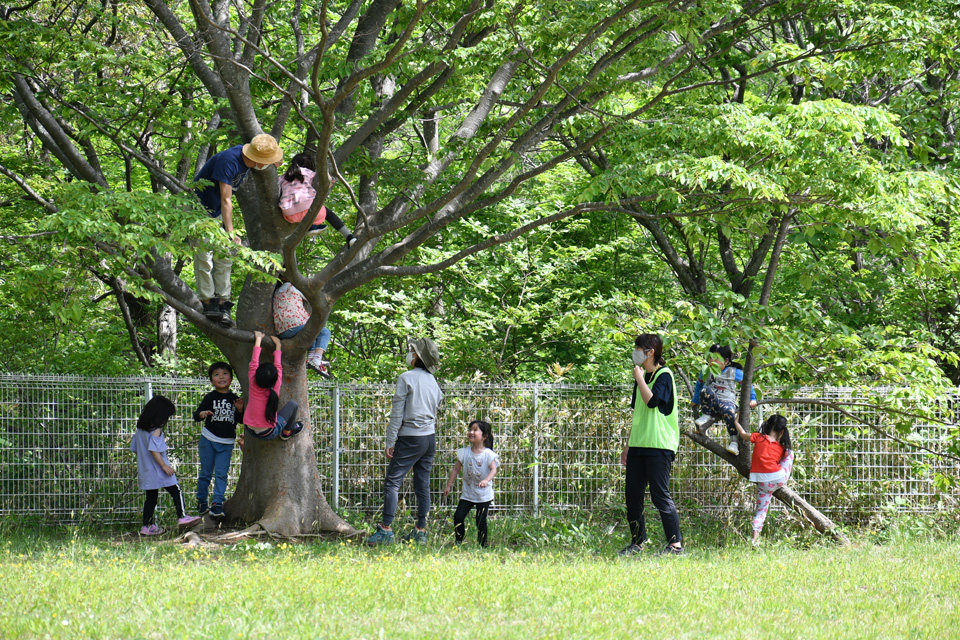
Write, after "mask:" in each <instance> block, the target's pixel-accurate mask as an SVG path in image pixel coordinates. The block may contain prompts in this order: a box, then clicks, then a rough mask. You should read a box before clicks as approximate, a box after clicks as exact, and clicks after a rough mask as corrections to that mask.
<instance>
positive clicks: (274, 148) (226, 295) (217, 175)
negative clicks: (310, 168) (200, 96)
mask: <svg viewBox="0 0 960 640" xmlns="http://www.w3.org/2000/svg"><path fill="white" fill-rule="evenodd" d="M282 160H283V151H282V150H281V149H280V147H279V145H277V141H276V140H275V139H274V138H273V136H271V135H270V134H267V133H261V134H260V135H257V136H254V137H253V140H251V141H250V142H249V143H248V144H238V145H236V146H235V147H230V148H229V149H226V150H224V151H221V152H220V153H218V154H216V155H214V156H213V157H212V158H210V159H209V160H207V162H206V164H204V165H203V167H202V168H201V169H200V171H198V172H197V175H196V176H194V178H193V180H194V182H197V181H199V180H206V181H207V182H209V183H211V184H208V185H207V186H205V187H200V186H197V187H196V189H195V192H196V194H197V197H198V198H200V202H201V203H203V206H204V207H206V209H207V212H208V213H209V214H210V217H211V218H221V220H222V221H223V228H224V230H226V232H227V235H229V236H230V238H231V240H233V242H234V243H236V244H240V237H239V236H238V235H236V234H235V233H234V231H233V190H234V189H236V188H237V187H239V186H240V184H241V183H242V182H243V180H244V178H246V177H247V173H248V172H249V170H250V169H255V170H257V171H262V170H264V169H266V168H267V167H268V166H269V165H271V164H272V165H275V166H278V167H279V166H280V163H281V161H282ZM232 266H233V262H232V261H231V260H230V258H229V257H228V256H218V257H217V258H216V259H214V256H213V252H212V251H202V250H201V251H197V252H196V254H195V255H194V258H193V271H194V275H195V276H196V279H197V295H198V296H199V297H200V300H201V301H202V302H203V315H205V316H206V317H207V318H209V319H210V320H213V321H214V322H219V323H220V324H222V325H224V326H227V327H229V326H232V325H233V321H232V320H231V319H230V307H232V306H233V303H231V302H230V269H231V267H232Z"/></svg>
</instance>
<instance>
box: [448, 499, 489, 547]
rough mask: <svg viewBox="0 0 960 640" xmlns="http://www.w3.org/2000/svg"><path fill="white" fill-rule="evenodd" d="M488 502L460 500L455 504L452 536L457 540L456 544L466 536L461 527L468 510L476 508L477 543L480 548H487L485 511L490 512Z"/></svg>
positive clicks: (464, 530)
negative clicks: (455, 510)
mask: <svg viewBox="0 0 960 640" xmlns="http://www.w3.org/2000/svg"><path fill="white" fill-rule="evenodd" d="M491 503H492V501H490V502H470V501H469V500H464V499H462V498H461V499H460V502H459V503H457V512H456V513H454V514H453V534H454V535H455V536H456V538H457V544H459V543H461V542H463V539H464V538H465V537H466V535H467V529H466V527H464V526H463V522H464V520H466V519H467V514H468V513H470V509H472V508H474V507H476V508H477V513H476V517H477V542H479V543H480V546H481V547H485V546H487V511H489V510H490V504H491Z"/></svg>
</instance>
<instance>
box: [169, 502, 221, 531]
mask: <svg viewBox="0 0 960 640" xmlns="http://www.w3.org/2000/svg"><path fill="white" fill-rule="evenodd" d="M213 506H217V505H213ZM200 520H202V518H201V517H200V516H183V517H182V518H179V519H178V520H177V526H178V527H180V528H181V529H189V528H190V527H192V526H194V525H196V524H199V522H200Z"/></svg>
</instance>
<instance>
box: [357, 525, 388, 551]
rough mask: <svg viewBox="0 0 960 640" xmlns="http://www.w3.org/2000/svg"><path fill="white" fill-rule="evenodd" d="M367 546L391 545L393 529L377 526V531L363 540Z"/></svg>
mask: <svg viewBox="0 0 960 640" xmlns="http://www.w3.org/2000/svg"><path fill="white" fill-rule="evenodd" d="M364 542H366V543H367V545H369V546H371V547H375V546H377V545H378V544H393V529H384V528H383V525H380V524H378V525H377V530H376V531H374V532H373V535H372V536H370V537H369V538H367V539H366V540H364Z"/></svg>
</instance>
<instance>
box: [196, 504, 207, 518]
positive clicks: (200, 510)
mask: <svg viewBox="0 0 960 640" xmlns="http://www.w3.org/2000/svg"><path fill="white" fill-rule="evenodd" d="M208 511H210V505H208V504H207V503H206V502H197V515H199V516H202V515H205V514H206V513H207V512H208Z"/></svg>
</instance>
